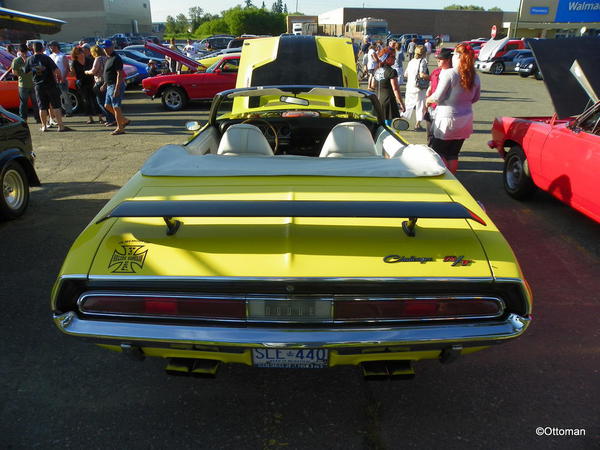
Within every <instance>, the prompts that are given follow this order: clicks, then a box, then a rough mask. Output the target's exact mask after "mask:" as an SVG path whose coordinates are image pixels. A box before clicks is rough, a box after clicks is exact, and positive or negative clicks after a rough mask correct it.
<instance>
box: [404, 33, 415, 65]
mask: <svg viewBox="0 0 600 450" xmlns="http://www.w3.org/2000/svg"><path fill="white" fill-rule="evenodd" d="M416 48H417V38H412V39H411V40H410V42H409V43H408V45H407V46H406V53H407V54H408V60H409V61H412V59H413V58H414V57H415V49H416Z"/></svg>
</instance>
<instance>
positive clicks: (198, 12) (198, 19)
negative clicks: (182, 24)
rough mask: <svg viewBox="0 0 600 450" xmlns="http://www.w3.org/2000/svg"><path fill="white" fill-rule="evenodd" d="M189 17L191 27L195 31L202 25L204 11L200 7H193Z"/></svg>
mask: <svg viewBox="0 0 600 450" xmlns="http://www.w3.org/2000/svg"><path fill="white" fill-rule="evenodd" d="M188 15H189V17H190V26H191V27H192V30H195V29H196V28H198V27H199V26H200V24H201V23H202V16H203V15H204V10H203V9H202V8H200V7H199V6H193V7H191V8H190V9H189V10H188Z"/></svg>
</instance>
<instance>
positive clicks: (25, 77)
mask: <svg viewBox="0 0 600 450" xmlns="http://www.w3.org/2000/svg"><path fill="white" fill-rule="evenodd" d="M27 56H28V51H27V45H25V44H21V45H20V46H19V53H18V55H17V57H16V58H15V59H13V60H12V63H11V66H10V67H11V69H12V71H13V73H14V74H15V75H16V76H17V77H18V87H19V116H21V118H22V119H23V120H25V121H27V112H28V110H29V108H28V103H29V100H30V99H31V106H32V108H33V117H35V121H36V122H38V123H40V119H39V113H38V108H37V100H36V98H35V91H34V89H33V79H32V76H31V72H29V73H27V72H25V63H26V62H27Z"/></svg>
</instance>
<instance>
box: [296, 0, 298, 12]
mask: <svg viewBox="0 0 600 450" xmlns="http://www.w3.org/2000/svg"><path fill="white" fill-rule="evenodd" d="M296 12H298V0H296Z"/></svg>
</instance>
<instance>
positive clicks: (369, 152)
mask: <svg viewBox="0 0 600 450" xmlns="http://www.w3.org/2000/svg"><path fill="white" fill-rule="evenodd" d="M319 157H321V158H370V157H377V151H376V150H375V142H373V136H371V132H370V131H369V129H368V128H367V127H366V125H364V124H362V123H360V122H342V123H339V124H337V125H336V126H335V127H333V129H332V130H331V132H330V133H329V136H327V139H325V143H324V144H323V148H322V149H321V154H320V155H319Z"/></svg>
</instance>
